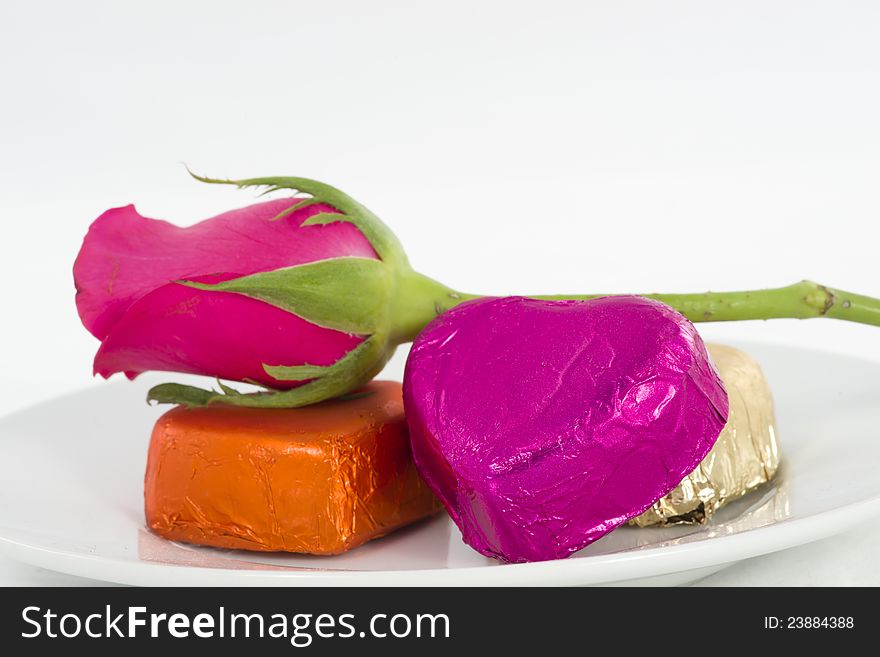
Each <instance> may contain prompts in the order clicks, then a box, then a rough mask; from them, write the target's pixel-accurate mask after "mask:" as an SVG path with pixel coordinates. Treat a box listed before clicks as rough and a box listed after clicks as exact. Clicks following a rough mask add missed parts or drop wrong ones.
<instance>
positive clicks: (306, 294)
mask: <svg viewBox="0 0 880 657" xmlns="http://www.w3.org/2000/svg"><path fill="white" fill-rule="evenodd" d="M178 282H179V283H180V284H182V285H187V286H189V287H194V288H197V289H200V290H212V291H217V292H235V293H237V294H243V295H246V296H249V297H253V298H255V299H260V300H261V301H265V302H266V303H270V304H272V305H273V306H277V307H278V308H282V309H284V310H287V311H288V312H291V313H294V314H295V315H297V316H299V317H302V318H303V319H306V320H308V321H310V322H312V323H314V324H317V325H318V326H323V327H325V328H330V329H336V330H338V331H344V332H346V333H357V334H360V335H371V334H373V333H376V332H377V331H380V330H381V328H382V326H383V324H385V323H387V312H388V303H389V301H388V298H389V294H390V290H391V285H392V283H391V281H390V274H389V270H388V266H387V265H386V264H385V263H383V262H381V261H379V260H375V259H373V258H358V257H343V258H328V259H327V260H318V261H316V262H309V263H306V264H304V265H297V266H295V267H285V268H284V269H276V270H274V271H268V272H262V273H259V274H251V275H250V276H242V277H241V278H234V279H232V280H229V281H222V282H220V283H197V282H194V281H178Z"/></svg>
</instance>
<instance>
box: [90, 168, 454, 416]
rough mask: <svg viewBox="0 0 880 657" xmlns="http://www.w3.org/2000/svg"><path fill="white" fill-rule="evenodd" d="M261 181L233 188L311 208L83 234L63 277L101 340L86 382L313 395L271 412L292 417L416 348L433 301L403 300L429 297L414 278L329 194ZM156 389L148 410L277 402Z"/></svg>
mask: <svg viewBox="0 0 880 657" xmlns="http://www.w3.org/2000/svg"><path fill="white" fill-rule="evenodd" d="M260 180H261V179H258V180H255V181H242V182H241V183H240V186H245V185H250V184H273V185H275V186H276V187H284V186H295V187H296V189H297V190H301V191H304V192H306V193H308V194H310V195H311V196H310V197H307V198H303V197H296V198H288V199H281V200H274V201H268V202H264V203H258V204H255V205H251V206H248V207H246V208H241V209H239V210H232V211H230V212H226V213H224V214H221V215H218V216H216V217H213V218H211V219H206V220H204V221H202V222H199V223H197V224H195V225H193V226H191V227H189V228H179V227H177V226H174V225H172V224H169V223H167V222H165V221H160V220H156V219H148V218H146V217H143V216H141V215H140V214H138V212H137V211H136V210H135V208H134V206H132V205H128V206H125V207H121V208H114V209H112V210H108V211H107V212H105V213H104V214H102V215H101V216H100V217H98V218H97V219H96V220H95V221H94V223H92V225H91V227H90V229H89V232H88V234H87V235H86V238H85V240H84V242H83V245H82V248H81V249H80V252H79V255H78V257H77V259H76V262H75V264H74V268H73V272H74V279H75V283H76V289H77V295H76V305H77V309H78V311H79V315H80V318H81V319H82V322H83V324H84V325H85V327H86V328H87V329H88V330H89V331H90V332H91V333H92V334H93V335H94V336H95V337H96V338H98V339H99V340H100V341H101V346H100V348H99V349H98V352H97V354H96V355H95V361H94V371H95V373H96V374H100V375H101V376H103V377H105V378H106V377H109V376H111V375H112V374H114V373H116V372H124V373H125V375H126V376H128V377H129V378H134V377H136V376H137V375H138V374H140V373H141V372H144V371H147V370H164V371H171V372H187V373H192V374H204V375H208V376H212V377H217V378H222V379H231V380H235V381H248V382H253V383H257V384H260V385H262V386H265V387H268V388H273V389H276V390H283V389H292V388H297V387H299V386H303V384H305V383H309V382H311V383H312V384H313V385H311V386H305V388H309V390H310V391H311V392H307V391H305V390H304V391H303V392H302V393H297V394H298V396H291V395H288V396H287V397H284V396H281V400H283V401H281V400H277V401H278V403H279V404H282V405H285V406H290V405H299V402H300V401H301V402H302V403H311V401H315V400H317V399H319V398H326V397H329V396H334V395H336V394H342V393H344V392H347V391H349V390H351V389H354V388H356V387H358V386H359V385H363V384H364V383H366V381H368V380H369V379H370V378H371V377H372V376H374V375H375V374H376V373H378V371H379V369H381V367H382V366H383V365H384V364H385V362H386V361H387V359H388V357H390V355H391V353H392V352H393V349H394V346H395V344H397V343H399V342H400V341H402V340H403V339H411V338H412V337H413V335H414V334H413V335H404V333H406V331H407V329H406V326H405V325H406V323H407V317H408V314H409V313H410V312H411V310H412V308H411V306H412V305H413V304H414V305H415V306H418V307H419V308H421V306H424V305H425V304H426V303H432V302H431V301H430V300H427V299H425V300H423V301H419V300H418V299H415V298H413V295H407V289H409V287H412V285H410V284H411V283H414V284H415V288H417V289H415V288H414V293H415V292H418V294H422V293H423V292H424V289H423V286H424V285H425V281H427V282H428V284H429V286H430V285H433V286H435V287H437V286H439V284H435V283H433V281H429V279H426V278H424V277H422V276H420V275H418V274H415V273H414V272H412V270H411V269H410V268H409V266H408V263H407V262H406V257H405V256H404V255H403V251H402V249H401V248H400V246H399V244H398V242H397V240H396V238H394V236H393V234H391V232H390V231H389V230H388V229H387V228H386V227H385V226H384V225H383V224H382V223H381V221H379V220H378V218H376V217H375V216H374V215H372V213H370V212H369V211H368V210H366V208H363V206H360V205H359V204H358V203H356V202H355V201H353V200H352V199H351V198H349V197H348V196H346V195H344V194H343V193H342V192H339V191H338V190H336V189H334V188H332V187H330V186H328V185H323V184H322V183H317V182H316V181H310V180H306V179H271V181H269V182H268V183H267V182H265V181H263V182H261V181H260ZM208 182H220V181H210V180H209V181H208ZM441 288H442V286H439V287H437V289H441ZM442 290H446V288H442ZM441 295H442V292H441ZM423 323H424V320H421V321H420V322H419V327H420V325H421V324H423ZM156 390H158V392H157V393H156V394H152V393H151V396H152V398H154V399H156V400H158V401H182V402H185V403H206V402H208V401H214V400H215V399H218V398H220V397H222V398H223V400H224V401H230V402H233V403H241V404H246V405H274V402H270V401H269V399H270V398H277V397H279V396H278V395H269V394H263V395H238V394H237V393H235V391H232V390H231V389H228V388H224V392H226V393H232V394H231V395H229V396H227V395H225V394H222V393H219V394H218V393H212V392H209V391H201V390H198V389H196V388H191V387H189V386H176V385H174V384H168V385H166V386H160V387H159V388H157V389H154V392H155V391H156Z"/></svg>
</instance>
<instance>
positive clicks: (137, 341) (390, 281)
mask: <svg viewBox="0 0 880 657" xmlns="http://www.w3.org/2000/svg"><path fill="white" fill-rule="evenodd" d="M194 177H195V178H197V179H198V180H201V181H203V182H210V183H221V184H231V185H236V186H238V187H266V188H268V191H277V190H281V189H290V190H294V192H295V196H294V197H293V198H290V199H281V200H275V201H269V202H267V203H261V204H257V205H252V206H249V207H246V208H242V209H239V210H233V211H231V212H227V213H225V214H221V215H219V216H217V217H214V218H212V219H207V220H205V221H203V222H201V223H198V224H196V225H194V226H191V227H189V228H178V227H175V226H173V225H171V224H169V223H166V222H164V221H157V220H154V219H147V218H145V217H142V216H140V215H139V214H138V213H137V212H136V211H135V209H134V207H133V206H126V207H122V208H116V209H113V210H108V211H107V212H105V213H104V214H103V215H101V216H100V217H98V219H96V220H95V222H94V223H93V224H92V226H91V228H90V229H89V233H88V235H87V236H86V238H85V241H84V242H83V246H82V249H81V250H80V253H79V256H78V257H77V259H76V263H75V265H74V278H75V282H76V288H77V299H76V301H77V308H78V310H79V314H80V317H81V318H82V321H83V324H84V325H85V326H86V328H87V329H88V330H89V331H91V332H92V334H94V335H95V337H97V338H98V339H99V340H101V347H100V349H99V350H98V353H97V355H96V357H95V367H94V369H95V372H96V373H97V374H101V375H102V376H104V377H109V376H110V375H111V374H113V373H115V372H124V373H125V374H126V375H127V376H128V377H129V378H133V377H135V376H137V375H138V374H140V373H141V372H144V371H146V370H165V371H173V372H188V373H194V374H205V375H209V376H213V377H217V378H218V379H219V378H223V379H231V380H235V381H246V382H250V383H256V384H259V385H261V386H264V387H265V388H269V389H270V390H264V391H260V392H257V393H250V394H240V393H239V392H238V391H236V390H234V389H232V388H229V387H228V386H225V385H223V384H220V388H221V389H220V391H211V390H202V389H200V388H195V387H193V386H182V385H177V384H165V385H160V386H157V387H155V388H153V390H151V391H150V394H149V398H150V399H151V400H154V401H158V402H165V403H184V404H189V405H204V404H209V403H214V402H224V403H228V404H236V405H239V406H257V407H279V408H283V407H296V406H303V405H305V404H311V403H314V402H318V401H322V400H324V399H329V398H332V397H336V396H339V395H343V394H346V393H348V392H351V391H353V390H356V389H357V388H359V387H361V386H363V385H364V384H365V383H366V382H367V381H369V380H370V379H371V378H372V377H373V376H375V375H376V374H377V373H378V372H379V370H381V368H382V367H383V366H384V364H385V363H386V362H387V361H388V359H389V358H390V356H391V354H392V353H393V351H394V348H395V347H396V346H397V345H398V344H401V343H403V342H409V341H411V340H412V339H413V338H415V337H416V335H418V333H419V331H421V330H422V328H424V326H425V325H426V324H428V322H430V321H431V320H432V319H434V318H435V317H436V316H437V315H438V314H440V313H441V312H443V311H445V310H447V309H449V308H451V307H453V306H456V305H457V304H459V303H461V302H462V301H466V300H468V299H475V298H477V296H476V295H471V294H462V293H459V292H455V291H453V290H451V289H449V288H447V287H446V286H444V285H441V284H440V283H438V282H436V281H434V280H431V279H429V278H427V277H425V276H423V275H421V274H419V273H417V272H415V271H414V270H413V269H412V267H411V266H410V264H409V262H408V260H407V258H406V255H405V254H404V252H403V249H402V247H401V245H400V243H399V242H398V241H397V238H396V237H395V236H394V235H393V233H392V232H391V231H390V230H389V229H388V228H387V227H386V226H385V225H384V224H383V223H382V222H381V221H380V220H379V218H378V217H376V215H374V214H373V213H372V212H370V211H369V210H367V209H366V208H365V207H364V206H362V205H361V204H360V203H358V202H357V201H355V200H354V199H352V198H351V197H349V196H347V195H346V194H344V193H343V192H341V191H339V190H338V189H335V188H334V187H331V186H330V185H327V184H325V183H321V182H317V181H315V180H309V179H307V178H277V177H269V178H250V179H245V180H217V179H211V178H202V177H199V176H194ZM303 195H305V196H303ZM600 296H608V295H607V294H587V295H550V296H536V297H533V298H536V299H547V300H553V299H557V300H558V299H591V298H595V297H600ZM642 296H646V297H649V298H652V299H656V300H658V301H661V302H663V303H666V304H667V305H669V306H671V307H673V308H675V309H676V310H678V311H679V312H680V313H682V314H683V315H684V316H685V317H687V318H688V319H689V320H691V321H693V322H705V321H731V320H740V319H769V318H774V317H797V318H802V319H805V318H810V317H830V318H837V319H845V320H849V321H855V322H862V323H865V324H873V325H880V300H878V299H874V298H871V297H866V296H862V295H857V294H852V293H850V292H844V291H842V290H835V289H832V288H829V287H825V286H824V285H819V284H817V283H812V282H810V281H801V282H800V283H795V284H794V285H789V286H787V287H782V288H775V289H768V290H757V291H744V292H722V293H713V292H708V293H698V294H646V295H642Z"/></svg>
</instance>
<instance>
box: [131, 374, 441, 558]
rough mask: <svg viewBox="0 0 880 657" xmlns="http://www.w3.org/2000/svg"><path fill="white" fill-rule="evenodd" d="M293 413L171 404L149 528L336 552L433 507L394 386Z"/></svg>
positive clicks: (156, 449) (153, 466)
mask: <svg viewBox="0 0 880 657" xmlns="http://www.w3.org/2000/svg"><path fill="white" fill-rule="evenodd" d="M365 392H366V393H368V394H365V395H361V396H357V397H356V398H350V399H347V400H336V401H331V402H325V403H323V404H318V405H315V406H310V407H307V408H301V409H283V410H276V409H251V408H235V407H229V406H226V407H224V406H212V407H208V408H195V409H186V408H182V407H177V408H175V409H173V410H171V411H169V412H168V413H166V414H165V415H163V416H162V417H161V418H159V420H158V422H157V423H156V426H155V429H154V431H153V436H152V440H151V443H150V449H149V455H148V459H147V471H146V477H145V487H144V490H145V511H146V520H147V525H148V527H149V528H150V529H151V530H152V531H153V532H155V533H156V534H159V535H160V536H163V537H165V538H169V539H172V540H175V541H183V542H187V543H195V544H198V545H210V546H214V547H223V548H237V549H244V550H260V551H287V552H305V553H310V554H338V553H340V552H344V551H346V550H349V549H351V548H353V547H356V546H358V545H360V544H362V543H364V542H366V541H368V540H370V539H373V538H376V537H378V536H382V535H383V534H386V533H388V532H389V531H392V530H394V529H396V528H398V527H401V526H403V525H406V524H408V523H410V522H413V521H415V520H419V519H420V518H424V517H425V516H428V515H431V514H433V513H435V512H436V511H439V510H440V508H441V507H440V504H439V502H438V501H437V500H436V498H435V497H434V496H433V494H432V493H431V491H430V490H429V489H428V487H427V486H426V485H425V484H424V482H423V481H422V479H421V478H420V477H419V475H418V472H417V471H416V468H415V465H414V463H413V460H412V454H411V452H410V446H409V437H408V433H407V428H406V422H405V419H404V416H403V401H402V396H401V387H400V384H399V383H395V382H390V381H374V382H373V383H371V384H369V385H368V386H367V388H365Z"/></svg>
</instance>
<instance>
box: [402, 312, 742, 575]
mask: <svg viewBox="0 0 880 657" xmlns="http://www.w3.org/2000/svg"><path fill="white" fill-rule="evenodd" d="M404 402H405V404H406V413H407V422H408V423H409V427H410V436H411V442H412V446H413V458H414V459H415V461H416V465H417V466H418V468H419V472H421V474H422V476H423V477H424V478H425V481H426V482H427V483H428V485H429V486H430V487H431V489H432V490H434V492H435V493H436V494H437V496H438V497H439V498H440V499H441V500H442V501H443V503H444V505H445V506H446V508H447V510H448V511H449V514H450V515H451V516H452V518H453V520H454V521H455V522H456V524H457V525H458V527H459V528H460V529H461V531H462V536H463V538H464V540H465V542H466V543H468V544H469V545H470V546H471V547H473V548H474V549H476V550H477V551H479V552H480V553H482V554H484V555H487V556H491V557H495V558H498V559H502V560H504V561H509V562H522V561H540V560H546V559H559V558H563V557H566V556H568V555H570V554H572V553H574V552H576V551H578V550H580V549H581V548H583V547H584V546H585V545H587V544H589V543H591V542H593V541H595V540H597V539H599V538H601V537H602V536H604V535H605V534H607V533H608V532H610V531H611V530H613V529H614V528H616V527H618V526H620V525H622V524H624V523H625V522H626V521H627V520H628V519H629V518H632V517H633V516H635V515H637V514H639V513H641V512H642V511H644V510H645V509H646V508H648V506H649V505H651V504H652V503H653V502H654V501H655V500H656V499H658V498H659V497H660V496H661V495H663V494H664V493H666V492H667V491H668V490H669V489H670V487H671V486H672V485H673V484H674V483H676V482H679V481H681V478H682V477H684V476H685V475H686V474H687V473H688V472H691V471H692V470H693V469H694V468H695V467H696V466H697V465H698V464H699V463H700V461H702V460H703V458H704V457H705V456H706V454H708V453H709V451H710V450H711V448H712V446H713V445H714V443H715V439H716V438H717V437H718V434H719V432H720V431H721V429H722V427H723V426H724V424H725V422H726V420H727V406H728V402H727V394H726V392H725V390H724V388H723V386H722V385H721V381H720V379H719V377H718V375H717V373H716V371H715V369H714V368H713V367H712V364H711V362H710V360H709V356H708V354H707V353H706V349H705V346H704V345H703V342H702V340H701V339H700V336H699V334H698V333H697V331H696V329H695V328H694V326H693V324H691V323H690V322H689V321H687V320H686V319H685V318H684V317H683V316H682V315H680V314H679V313H677V312H675V311H674V310H672V309H671V308H669V306H665V305H663V304H660V303H657V302H656V301H651V300H649V299H645V298H641V297H626V296H620V297H606V298H602V299H593V300H590V301H540V300H536V299H526V298H522V297H506V298H501V299H479V300H475V301H470V302H467V303H464V304H462V305H459V306H457V307H456V308H453V309H452V310H450V311H448V312H446V313H443V314H442V315H440V316H439V317H438V318H437V319H435V320H434V321H433V322H432V323H431V324H430V325H429V326H428V327H427V328H426V329H425V330H424V331H422V333H421V334H420V335H419V337H418V338H417V339H416V341H415V343H414V344H413V348H412V350H411V352H410V356H409V359H408V361H407V368H406V373H405V375H404Z"/></svg>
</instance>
